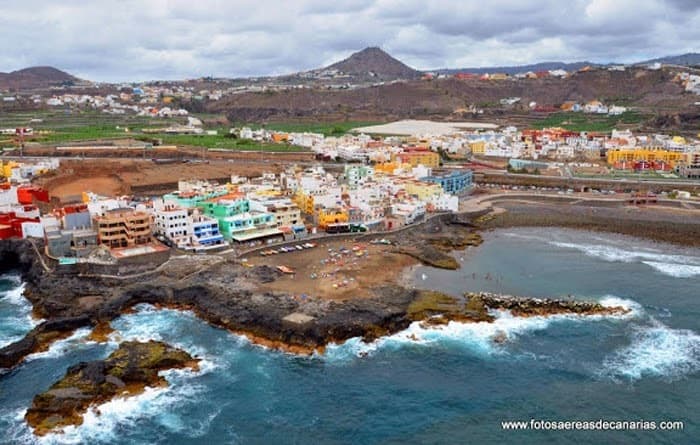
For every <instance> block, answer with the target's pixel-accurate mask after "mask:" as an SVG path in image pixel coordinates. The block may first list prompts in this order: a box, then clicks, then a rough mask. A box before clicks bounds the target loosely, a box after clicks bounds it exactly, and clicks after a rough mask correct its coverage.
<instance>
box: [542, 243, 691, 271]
mask: <svg viewBox="0 0 700 445" xmlns="http://www.w3.org/2000/svg"><path fill="white" fill-rule="evenodd" d="M550 244H552V245H554V246H557V247H563V248H567V249H575V250H578V251H581V252H583V253H584V254H586V255H588V256H591V257H594V258H600V259H602V260H605V261H609V262H621V263H643V264H646V265H647V266H650V267H652V268H654V269H655V270H657V271H658V272H661V273H663V274H665V275H668V276H672V277H676V278H689V277H693V276H695V275H700V257H697V256H690V255H671V254H665V253H662V252H661V251H659V250H657V249H649V248H640V249H634V250H632V249H631V247H628V248H621V247H618V246H614V245H607V244H580V243H571V242H560V241H550Z"/></svg>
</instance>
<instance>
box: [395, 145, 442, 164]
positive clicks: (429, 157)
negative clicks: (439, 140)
mask: <svg viewBox="0 0 700 445" xmlns="http://www.w3.org/2000/svg"><path fill="white" fill-rule="evenodd" d="M392 161H394V162H397V161H398V162H400V163H402V164H409V165H410V166H411V167H416V166H418V165H424V166H425V167H431V168H435V167H438V166H439V165H440V155H439V154H437V153H436V152H434V151H430V150H428V149H425V148H407V149H405V151H404V152H403V153H396V154H395V155H394V156H393V158H392Z"/></svg>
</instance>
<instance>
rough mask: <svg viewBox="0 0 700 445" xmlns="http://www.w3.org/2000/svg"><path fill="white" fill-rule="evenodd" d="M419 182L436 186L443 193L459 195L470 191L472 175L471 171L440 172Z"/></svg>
mask: <svg viewBox="0 0 700 445" xmlns="http://www.w3.org/2000/svg"><path fill="white" fill-rule="evenodd" d="M421 181H425V182H431V183H434V184H438V185H440V187H442V189H443V190H444V191H445V193H452V194H460V193H462V192H465V191H467V190H469V189H471V187H472V181H473V173H472V171H471V170H451V171H448V170H442V171H436V172H433V174H432V175H431V176H426V177H424V178H421Z"/></svg>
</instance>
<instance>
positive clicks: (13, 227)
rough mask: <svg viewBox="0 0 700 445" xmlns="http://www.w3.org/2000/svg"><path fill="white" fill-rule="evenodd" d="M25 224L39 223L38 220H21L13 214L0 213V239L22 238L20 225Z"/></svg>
mask: <svg viewBox="0 0 700 445" xmlns="http://www.w3.org/2000/svg"><path fill="white" fill-rule="evenodd" d="M25 222H35V223H38V222H39V218H23V217H19V216H17V214H16V213H15V212H7V213H0V239H8V238H22V237H23V236H24V234H23V233H22V224H23V223H25Z"/></svg>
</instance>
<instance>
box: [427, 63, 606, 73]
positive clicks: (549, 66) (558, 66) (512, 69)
mask: <svg viewBox="0 0 700 445" xmlns="http://www.w3.org/2000/svg"><path fill="white" fill-rule="evenodd" d="M589 65H594V64H592V63H590V62H572V63H566V62H541V63H535V64H531V65H513V66H490V67H479V68H442V69H437V70H433V72H436V73H440V74H456V73H476V74H485V73H506V74H509V75H513V74H518V73H527V72H528V71H532V72H535V73H536V72H537V71H549V70H566V71H576V70H578V69H581V68H583V67H584V66H589Z"/></svg>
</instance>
